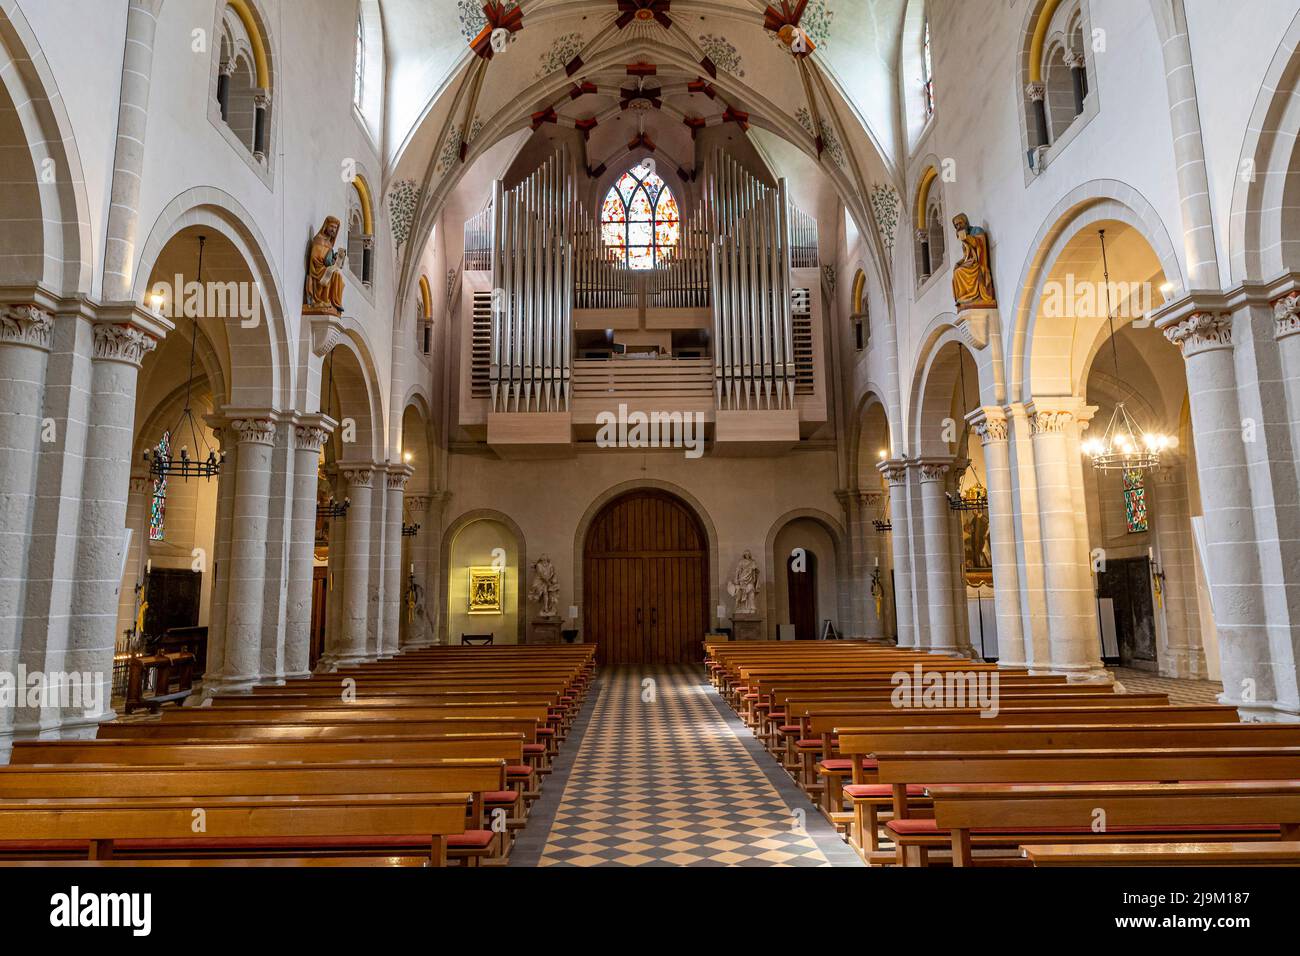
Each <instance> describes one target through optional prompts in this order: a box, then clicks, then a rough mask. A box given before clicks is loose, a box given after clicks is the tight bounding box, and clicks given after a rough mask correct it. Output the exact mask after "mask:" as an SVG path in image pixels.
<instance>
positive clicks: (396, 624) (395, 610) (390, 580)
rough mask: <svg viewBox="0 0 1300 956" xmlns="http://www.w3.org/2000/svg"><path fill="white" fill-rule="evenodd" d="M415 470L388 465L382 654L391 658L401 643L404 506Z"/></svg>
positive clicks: (381, 636) (408, 467) (380, 644)
mask: <svg viewBox="0 0 1300 956" xmlns="http://www.w3.org/2000/svg"><path fill="white" fill-rule="evenodd" d="M412 474H413V469H412V468H411V467H410V466H409V465H389V466H388V470H387V474H386V475H385V481H386V483H387V485H388V489H387V491H388V494H387V496H386V497H385V499H384V526H385V527H384V603H383V612H384V617H383V627H382V629H381V630H380V633H379V654H380V656H381V657H392V656H394V655H396V654H397V652H398V649H399V646H400V643H401V611H402V505H403V499H404V497H405V494H406V484H407V482H409V481H410V480H411V475H412Z"/></svg>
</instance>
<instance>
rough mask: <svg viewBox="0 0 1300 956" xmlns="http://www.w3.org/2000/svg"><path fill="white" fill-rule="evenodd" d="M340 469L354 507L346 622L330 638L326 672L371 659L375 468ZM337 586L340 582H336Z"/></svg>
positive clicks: (347, 553) (346, 566)
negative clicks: (368, 646) (368, 648)
mask: <svg viewBox="0 0 1300 956" xmlns="http://www.w3.org/2000/svg"><path fill="white" fill-rule="evenodd" d="M340 469H341V470H342V472H343V480H344V481H345V482H346V483H347V489H348V500H349V501H351V502H352V506H351V507H350V508H349V509H348V516H347V520H346V521H345V522H344V524H345V528H344V531H345V533H346V542H345V544H344V547H343V594H342V599H341V605H342V614H341V618H342V620H341V621H340V624H341V626H340V627H339V629H338V633H331V634H329V635H327V646H326V649H325V657H324V658H323V659H322V664H325V665H326V669H330V668H337V667H340V666H348V665H351V664H359V663H361V662H362V661H365V660H367V659H368V654H367V651H366V618H367V611H368V608H369V591H370V508H371V500H372V494H371V492H372V487H373V483H374V475H375V473H374V469H373V467H372V466H371V465H365V464H343V465H340ZM331 543H332V542H331ZM337 586H338V582H335V587H337Z"/></svg>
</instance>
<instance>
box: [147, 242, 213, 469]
mask: <svg viewBox="0 0 1300 956" xmlns="http://www.w3.org/2000/svg"><path fill="white" fill-rule="evenodd" d="M207 241H208V239H207V236H199V269H198V284H199V287H200V288H202V287H203V247H204V245H206V244H207ZM176 295H177V296H178V297H179V290H177V293H176ZM174 311H175V310H174V309H173V312H174ZM191 321H192V323H193V328H192V330H191V335H190V376H189V379H188V380H187V381H186V383H185V409H184V410H183V411H182V412H181V417H180V419H179V420H178V421H177V422H176V427H175V428H173V429H172V431H171V435H172V436H173V437H172V439H171V441H169V442H168V443H167V444H166V446H165V448H162V447H158V446H155V447H154V448H152V449H150V450H149V451H147V452H145V453H144V458H145V461H147V462H149V473H150V474H151V475H153V477H155V478H158V479H166V478H180V479H182V480H186V481H188V480H189V479H190V478H203V479H204V480H207V481H210V480H212V479H213V478H215V477H217V475H218V474H220V473H221V466H222V465H223V464H225V461H226V455H225V453H224V452H223V453H222V454H221V455H220V456H218V455H217V452H216V450H215V449H214V448H213V447H212V446H211V445H209V444H208V440H207V439H206V438H204V437H203V429H201V428H200V427H199V423H198V420H197V419H196V418H195V417H194V407H193V403H192V399H193V393H194V359H195V350H196V348H197V346H198V341H199V320H198V317H197V316H191ZM185 429H188V430H189V433H190V440H191V442H193V445H194V449H195V450H196V451H206V452H207V453H208V454H207V457H197V456H196V457H194V458H191V457H190V446H189V445H181V452H180V455H179V456H173V455H172V451H171V449H172V447H173V446H174V445H175V444H176V439H177V438H179V437H181V436H183V435H184V434H185V431H184V430H185Z"/></svg>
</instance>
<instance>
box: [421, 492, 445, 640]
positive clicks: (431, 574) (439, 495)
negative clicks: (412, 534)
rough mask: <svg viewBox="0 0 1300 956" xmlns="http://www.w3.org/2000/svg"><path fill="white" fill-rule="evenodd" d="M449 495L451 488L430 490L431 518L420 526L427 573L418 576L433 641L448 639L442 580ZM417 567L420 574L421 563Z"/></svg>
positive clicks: (429, 505) (429, 515)
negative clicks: (446, 635)
mask: <svg viewBox="0 0 1300 956" xmlns="http://www.w3.org/2000/svg"><path fill="white" fill-rule="evenodd" d="M450 498H451V492H449V491H433V492H430V493H429V499H428V501H429V503H428V519H429V520H428V522H427V523H426V524H425V526H424V528H423V529H422V530H421V535H422V536H423V539H424V548H423V553H424V555H425V570H424V574H423V575H420V576H419V577H418V580H420V581H422V582H423V583H424V589H425V592H424V593H425V596H424V600H425V607H426V609H427V613H428V615H429V635H430V637H429V639H430V640H432V642H433V643H445V642H444V641H443V639H442V634H443V629H444V626H445V624H444V621H443V615H442V602H443V599H444V598H445V596H446V595H445V591H446V584H445V582H444V580H443V569H442V530H443V516H444V515H445V513H446V510H447V502H448V500H450ZM416 571H417V574H418V571H419V568H418V567H417V569H416Z"/></svg>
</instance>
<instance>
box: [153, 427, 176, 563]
mask: <svg viewBox="0 0 1300 956" xmlns="http://www.w3.org/2000/svg"><path fill="white" fill-rule="evenodd" d="M158 454H159V455H160V456H162V458H164V459H167V458H170V457H171V454H172V433H171V432H163V436H162V438H160V439H159V440H158ZM166 520H167V476H166V475H160V476H159V477H157V478H155V479H154V480H153V497H152V498H150V499H149V540H150V541H161V540H163V536H164V535H165V534H166V533H167V528H166Z"/></svg>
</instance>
